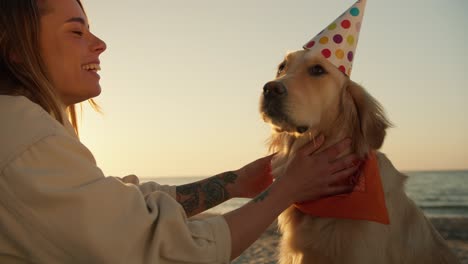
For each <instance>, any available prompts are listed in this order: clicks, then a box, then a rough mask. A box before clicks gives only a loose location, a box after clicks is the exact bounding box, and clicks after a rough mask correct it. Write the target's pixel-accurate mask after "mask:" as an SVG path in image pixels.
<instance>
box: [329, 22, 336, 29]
mask: <svg viewBox="0 0 468 264" xmlns="http://www.w3.org/2000/svg"><path fill="white" fill-rule="evenodd" d="M335 28H336V23H332V24H330V25H329V26H328V30H334V29H335Z"/></svg>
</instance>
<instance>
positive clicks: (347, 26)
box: [341, 19, 351, 28]
mask: <svg viewBox="0 0 468 264" xmlns="http://www.w3.org/2000/svg"><path fill="white" fill-rule="evenodd" d="M341 26H342V27H343V28H349V27H350V26H351V22H350V21H349V20H348V19H345V20H343V21H341Z"/></svg>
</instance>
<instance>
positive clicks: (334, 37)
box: [333, 34, 343, 44]
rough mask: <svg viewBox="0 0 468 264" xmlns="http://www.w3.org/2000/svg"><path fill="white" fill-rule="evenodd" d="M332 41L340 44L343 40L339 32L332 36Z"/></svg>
mask: <svg viewBox="0 0 468 264" xmlns="http://www.w3.org/2000/svg"><path fill="white" fill-rule="evenodd" d="M333 41H334V42H335V43H336V44H340V43H341V42H342V41H343V37H342V36H341V35H340V34H336V35H335V36H333Z"/></svg>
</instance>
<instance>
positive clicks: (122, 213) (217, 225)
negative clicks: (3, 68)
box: [0, 96, 231, 264]
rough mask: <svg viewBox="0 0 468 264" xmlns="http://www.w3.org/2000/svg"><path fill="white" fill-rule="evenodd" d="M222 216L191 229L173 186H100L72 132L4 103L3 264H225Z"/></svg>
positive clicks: (227, 242) (12, 101)
mask: <svg viewBox="0 0 468 264" xmlns="http://www.w3.org/2000/svg"><path fill="white" fill-rule="evenodd" d="M230 253H231V237H230V231H229V227H228V225H227V223H226V221H225V220H224V218H223V217H222V216H216V217H213V218H209V219H206V220H198V221H196V220H188V219H187V218H186V215H185V212H184V210H183V208H182V207H181V206H180V205H179V204H178V203H177V201H176V200H175V187H174V186H172V187H171V186H160V185H158V184H156V183H154V182H149V183H145V184H141V185H134V184H128V183H127V184H126V183H123V182H122V181H120V180H119V179H117V178H115V177H105V176H104V174H103V173H102V171H101V170H100V169H99V168H98V167H97V166H96V162H95V160H94V157H93V155H92V154H91V152H90V151H89V150H88V149H87V148H86V147H85V146H84V145H82V144H81V143H80V141H79V140H78V138H77V137H76V135H75V134H74V133H73V129H72V128H71V125H70V124H69V123H67V124H66V126H65V127H64V126H62V125H61V124H60V123H58V122H57V121H56V120H55V119H53V118H52V117H51V116H50V115H49V114H48V113H47V112H45V111H44V110H43V109H42V108H41V107H40V106H38V105H37V104H34V103H32V102H31V101H29V100H28V99H27V98H25V97H22V96H0V263H161V264H164V263H229V258H230Z"/></svg>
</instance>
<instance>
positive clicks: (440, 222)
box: [232, 217, 468, 264]
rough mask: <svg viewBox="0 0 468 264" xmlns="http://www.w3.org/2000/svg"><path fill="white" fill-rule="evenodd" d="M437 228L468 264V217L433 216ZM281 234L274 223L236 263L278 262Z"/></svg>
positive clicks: (260, 263)
mask: <svg viewBox="0 0 468 264" xmlns="http://www.w3.org/2000/svg"><path fill="white" fill-rule="evenodd" d="M431 221H432V223H433V224H434V226H435V228H436V229H437V230H439V232H440V234H441V235H442V236H443V237H444V238H445V239H446V240H447V243H448V244H449V246H450V248H451V249H452V250H453V251H454V252H455V254H456V255H457V256H458V258H459V259H460V261H461V263H462V264H468V218H442V217H439V218H431ZM280 236H281V235H280V234H279V233H278V231H277V228H276V225H275V224H272V225H271V226H270V227H269V228H268V229H267V230H266V231H265V232H264V233H263V235H262V236H261V237H260V238H259V239H258V240H257V241H256V242H255V243H254V244H253V245H252V246H250V247H249V248H248V249H247V250H246V251H245V252H244V253H243V254H242V255H241V256H239V257H238V258H237V259H235V260H234V261H233V262H232V263H234V264H246V263H249V264H253V263H255V264H273V263H276V259H277V258H276V257H277V256H276V253H277V247H278V242H279V239H280Z"/></svg>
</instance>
